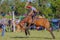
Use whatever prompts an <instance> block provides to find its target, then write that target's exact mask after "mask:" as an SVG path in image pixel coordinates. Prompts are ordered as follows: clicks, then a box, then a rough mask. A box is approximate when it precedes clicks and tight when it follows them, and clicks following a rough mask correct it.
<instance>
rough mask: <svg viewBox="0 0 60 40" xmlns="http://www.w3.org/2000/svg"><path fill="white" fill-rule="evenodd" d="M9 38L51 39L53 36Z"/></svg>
mask: <svg viewBox="0 0 60 40" xmlns="http://www.w3.org/2000/svg"><path fill="white" fill-rule="evenodd" d="M11 38H37V39H38V38H39V39H53V38H48V37H11Z"/></svg>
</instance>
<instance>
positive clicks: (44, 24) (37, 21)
mask: <svg viewBox="0 0 60 40" xmlns="http://www.w3.org/2000/svg"><path fill="white" fill-rule="evenodd" d="M25 23H28V26H27V27H24V24H25ZM32 23H33V24H34V25H36V28H37V27H40V26H42V27H44V28H46V30H47V31H49V32H50V33H51V35H52V37H53V38H55V36H54V34H53V33H52V31H51V30H50V22H49V21H48V19H46V18H39V17H35V19H33V21H32V17H31V16H27V17H26V18H25V19H23V20H22V21H21V22H19V26H20V28H21V29H24V30H25V33H26V35H27V34H30V33H29V31H28V29H29V27H30V25H31V24H32Z"/></svg>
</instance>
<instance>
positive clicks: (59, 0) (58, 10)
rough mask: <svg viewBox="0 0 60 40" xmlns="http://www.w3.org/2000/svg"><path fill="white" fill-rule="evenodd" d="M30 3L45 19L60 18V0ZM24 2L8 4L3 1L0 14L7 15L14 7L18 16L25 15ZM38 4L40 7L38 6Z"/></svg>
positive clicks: (19, 0)
mask: <svg viewBox="0 0 60 40" xmlns="http://www.w3.org/2000/svg"><path fill="white" fill-rule="evenodd" d="M38 2H39V1H36V2H35V3H32V5H33V6H34V7H36V8H37V9H38V10H39V11H41V12H42V14H44V15H45V17H46V18H48V19H52V18H60V0H40V2H39V3H38ZM25 4H26V2H21V0H17V1H16V0H13V2H12V1H11V2H8V0H6V1H4V2H3V3H2V4H1V5H0V12H1V11H3V12H5V13H8V12H9V11H12V9H11V6H13V5H14V6H15V9H14V10H16V11H17V12H18V13H19V14H24V13H27V10H26V9H25V8H24V6H25ZM39 4H40V6H39Z"/></svg>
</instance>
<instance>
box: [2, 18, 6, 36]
mask: <svg viewBox="0 0 60 40" xmlns="http://www.w3.org/2000/svg"><path fill="white" fill-rule="evenodd" d="M6 21H7V19H6V18H5V17H2V19H1V23H2V36H4V34H5V28H6V24H7V22H6Z"/></svg>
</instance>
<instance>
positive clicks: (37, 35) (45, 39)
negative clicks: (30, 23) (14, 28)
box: [0, 30, 60, 40]
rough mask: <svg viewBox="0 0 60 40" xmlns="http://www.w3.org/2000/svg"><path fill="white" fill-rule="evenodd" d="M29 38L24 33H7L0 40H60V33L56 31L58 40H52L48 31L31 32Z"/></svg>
mask: <svg viewBox="0 0 60 40" xmlns="http://www.w3.org/2000/svg"><path fill="white" fill-rule="evenodd" d="M30 32H31V35H30V36H29V37H27V36H25V34H24V32H6V33H5V36H4V37H2V36H1V32H0V40H60V32H57V31H54V35H55V37H56V39H52V37H51V35H50V33H49V32H48V31H36V30H34V31H30Z"/></svg>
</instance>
